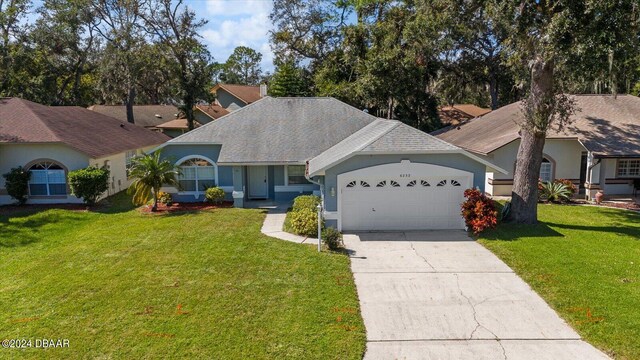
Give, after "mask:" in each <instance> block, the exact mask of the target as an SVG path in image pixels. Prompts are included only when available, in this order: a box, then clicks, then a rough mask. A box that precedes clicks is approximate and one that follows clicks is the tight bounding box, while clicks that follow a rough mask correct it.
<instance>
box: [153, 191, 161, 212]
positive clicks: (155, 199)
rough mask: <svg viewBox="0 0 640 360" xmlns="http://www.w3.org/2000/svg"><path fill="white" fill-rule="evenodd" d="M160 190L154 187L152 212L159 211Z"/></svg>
mask: <svg viewBox="0 0 640 360" xmlns="http://www.w3.org/2000/svg"><path fill="white" fill-rule="evenodd" d="M158 191H160V190H159V189H158V190H156V189H153V207H152V208H151V211H152V212H156V211H158Z"/></svg>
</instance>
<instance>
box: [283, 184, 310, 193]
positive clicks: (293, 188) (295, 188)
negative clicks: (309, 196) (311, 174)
mask: <svg viewBox="0 0 640 360" xmlns="http://www.w3.org/2000/svg"><path fill="white" fill-rule="evenodd" d="M273 188H274V189H273V190H274V191H275V192H305V191H313V190H316V185H315V184H300V185H276V186H274V187H273Z"/></svg>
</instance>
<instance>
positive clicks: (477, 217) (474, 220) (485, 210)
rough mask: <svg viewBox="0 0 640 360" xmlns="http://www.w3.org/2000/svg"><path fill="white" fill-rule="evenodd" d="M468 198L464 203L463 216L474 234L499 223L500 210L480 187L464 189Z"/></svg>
mask: <svg viewBox="0 0 640 360" xmlns="http://www.w3.org/2000/svg"><path fill="white" fill-rule="evenodd" d="M464 197H465V198H466V199H467V200H465V202H463V203H462V217H464V222H465V224H466V225H467V227H468V228H469V229H470V230H471V231H473V233H474V234H476V235H477V234H479V233H481V232H483V231H484V230H486V229H489V228H490V229H493V228H495V227H496V225H497V224H498V210H496V207H495V205H494V203H493V200H491V199H489V198H488V197H487V196H486V195H484V194H483V193H481V192H480V190H478V189H467V190H465V191H464Z"/></svg>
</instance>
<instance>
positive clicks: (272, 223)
mask: <svg viewBox="0 0 640 360" xmlns="http://www.w3.org/2000/svg"><path fill="white" fill-rule="evenodd" d="M257 208H260V209H265V210H267V216H266V217H265V219H264V223H262V229H260V231H261V232H262V233H263V234H265V235H268V236H271V237H274V238H277V239H280V240H286V241H291V242H294V243H298V244H317V243H318V240H317V239H316V238H309V237H304V236H299V235H294V234H290V233H288V232H285V231H283V230H282V227H283V226H284V219H285V218H286V217H287V209H288V208H289V204H277V205H274V206H261V207H257Z"/></svg>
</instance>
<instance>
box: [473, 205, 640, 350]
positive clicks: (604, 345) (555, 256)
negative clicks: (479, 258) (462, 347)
mask: <svg viewBox="0 0 640 360" xmlns="http://www.w3.org/2000/svg"><path fill="white" fill-rule="evenodd" d="M538 209H539V219H540V221H541V223H540V224H538V225H536V226H518V225H513V224H503V225H500V226H499V227H498V229H497V230H494V231H490V232H487V233H486V234H484V235H483V236H482V237H481V240H480V242H481V243H482V244H483V245H484V246H486V247H487V248H489V249H490V250H491V251H493V252H494V253H495V254H496V255H498V256H499V257H500V258H501V259H502V260H504V261H505V262H506V263H507V264H508V265H509V266H511V268H513V269H514V270H515V271H516V272H517V273H518V275H520V276H521V277H522V278H523V279H524V280H525V281H526V282H527V283H529V284H530V285H531V287H533V288H534V289H535V290H536V291H537V292H538V294H540V295H541V296H542V297H543V298H544V299H545V300H546V301H547V302H548V303H549V304H550V305H551V306H552V307H553V308H554V309H555V310H556V311H557V312H558V313H559V314H560V315H561V316H562V317H563V318H564V319H566V320H567V321H568V322H569V324H571V326H573V327H574V328H575V329H576V330H577V331H578V333H580V335H582V336H583V337H584V339H585V340H587V341H588V342H590V343H591V344H593V345H595V346H597V347H599V348H600V349H602V350H603V351H605V352H606V353H608V354H609V355H611V356H614V357H615V358H617V359H640V341H638V339H640V215H639V214H637V213H632V212H630V211H624V210H616V209H607V208H601V207H587V206H561V205H539V207H538Z"/></svg>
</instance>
